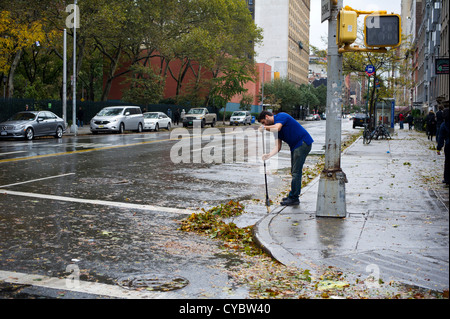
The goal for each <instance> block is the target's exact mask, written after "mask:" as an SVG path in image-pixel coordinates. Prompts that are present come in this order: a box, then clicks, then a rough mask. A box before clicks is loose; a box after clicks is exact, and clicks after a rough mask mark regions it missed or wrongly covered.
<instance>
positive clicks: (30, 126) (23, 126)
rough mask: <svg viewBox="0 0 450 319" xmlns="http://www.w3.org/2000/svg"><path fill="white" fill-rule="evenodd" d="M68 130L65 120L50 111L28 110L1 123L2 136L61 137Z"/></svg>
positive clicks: (0, 134)
mask: <svg viewBox="0 0 450 319" xmlns="http://www.w3.org/2000/svg"><path fill="white" fill-rule="evenodd" d="M65 131H66V125H65V123H64V120H63V119H62V118H60V117H59V116H57V115H56V114H54V113H53V112H50V111H26V112H19V113H16V114H14V115H13V116H12V117H11V118H9V119H8V120H7V121H5V122H2V123H0V137H4V138H8V137H9V138H11V137H12V138H25V139H27V140H32V139H33V138H35V137H37V136H54V137H55V138H61V137H62V136H63V134H64V132H65Z"/></svg>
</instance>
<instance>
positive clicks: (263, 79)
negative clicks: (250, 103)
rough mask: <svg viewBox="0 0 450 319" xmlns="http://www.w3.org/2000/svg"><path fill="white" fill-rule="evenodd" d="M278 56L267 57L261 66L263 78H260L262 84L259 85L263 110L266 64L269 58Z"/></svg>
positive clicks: (277, 57)
mask: <svg viewBox="0 0 450 319" xmlns="http://www.w3.org/2000/svg"><path fill="white" fill-rule="evenodd" d="M279 58H280V57H279V56H272V57H270V58H268V59H267V61H266V62H265V63H264V66H263V78H262V85H261V107H262V110H263V111H264V83H265V76H266V64H267V62H269V60H271V59H279Z"/></svg>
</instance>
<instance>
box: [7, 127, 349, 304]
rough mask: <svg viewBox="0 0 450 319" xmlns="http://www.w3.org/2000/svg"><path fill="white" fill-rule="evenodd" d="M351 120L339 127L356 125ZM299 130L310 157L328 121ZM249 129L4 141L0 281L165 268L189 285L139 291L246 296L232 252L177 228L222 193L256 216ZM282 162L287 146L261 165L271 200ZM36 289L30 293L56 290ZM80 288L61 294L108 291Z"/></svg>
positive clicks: (260, 184)
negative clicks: (309, 142) (309, 139)
mask: <svg viewBox="0 0 450 319" xmlns="http://www.w3.org/2000/svg"><path fill="white" fill-rule="evenodd" d="M347 122H348V121H347V120H344V126H343V127H344V129H343V135H346V134H348V133H349V132H351V131H352V129H351V126H350V125H351V124H349V123H347ZM304 126H305V128H306V129H307V130H308V131H310V133H311V135H312V136H313V138H314V139H315V141H316V143H315V144H314V147H313V150H312V153H313V154H321V153H323V145H324V136H325V121H320V122H307V123H304ZM255 128H257V125H254V126H252V127H251V128H248V127H247V128H242V127H241V128H237V129H234V131H232V129H230V128H227V130H225V128H221V129H217V128H215V129H207V130H203V131H201V130H200V131H194V130H192V129H191V130H189V131H188V130H181V131H175V132H174V130H172V132H167V131H161V132H157V133H154V132H149V133H141V134H122V135H116V134H105V135H102V134H101V135H96V136H94V135H83V136H77V137H75V136H64V137H63V138H62V139H55V138H39V139H36V140H33V141H15V140H6V141H5V140H3V141H0V238H1V240H0V280H1V278H2V274H3V276H6V277H7V276H9V277H11V275H10V273H9V272H12V271H13V272H18V273H20V274H34V275H36V276H48V277H51V278H59V280H65V279H67V278H68V277H70V276H71V275H72V274H73V273H74V272H73V267H75V269H76V270H77V272H76V274H77V275H79V279H80V280H81V281H82V282H95V283H101V284H106V285H107V287H114V286H117V283H118V281H119V280H120V279H121V278H123V277H125V276H130V275H131V276H133V275H135V276H140V275H142V274H145V275H148V276H150V277H151V276H155V277H157V276H160V277H161V274H171V275H172V276H178V277H180V278H185V279H187V280H188V282H189V284H187V286H186V287H185V288H183V289H180V290H174V291H172V292H170V294H168V293H167V292H160V294H158V295H155V296H153V295H147V297H151V298H153V297H158V298H159V297H162V298H166V297H168V296H170V297H173V298H245V296H246V288H245V287H236V286H235V285H234V284H233V283H232V282H231V281H230V279H229V277H228V275H227V273H226V270H227V269H228V268H229V267H230V266H231V265H236V264H239V263H240V261H239V260H238V259H237V258H236V256H234V255H230V254H228V253H225V252H224V251H222V250H221V249H220V248H219V247H218V243H217V242H215V241H213V240H209V239H207V238H204V237H199V236H197V235H194V234H186V233H182V232H180V231H178V230H177V228H178V227H179V220H180V219H182V218H184V217H186V216H187V215H188V214H190V213H191V212H193V211H195V210H196V209H198V208H201V207H206V208H207V207H211V206H214V205H218V204H221V203H225V202H227V201H229V200H234V201H243V202H245V203H247V204H248V206H247V207H248V210H249V211H251V212H253V213H254V214H255V215H256V216H257V217H256V218H258V214H259V216H261V214H263V213H264V211H265V207H264V206H262V204H259V203H260V202H261V203H263V202H264V178H263V175H262V172H263V171H262V162H261V161H260V160H259V154H260V152H261V150H260V148H258V146H255V145H258V140H254V138H259V137H258V136H256V135H255V136H256V137H255V136H253V135H251V132H250V131H245V132H247V133H248V134H250V137H247V139H248V140H251V141H255V143H253V142H247V143H244V142H243V141H244V138H245V134H244V130H253V129H255ZM249 132H250V133H249ZM175 133H177V134H178V135H177V134H175ZM183 134H184V135H183ZM200 134H201V137H200ZM185 142H187V144H186V143H185ZM183 143H184V144H183ZM214 143H215V144H214ZM252 143H253V144H252ZM268 143H269V144H270V143H271V141H270V140H269V142H268ZM186 145H188V146H186ZM215 147H217V148H215ZM220 147H221V148H220ZM242 147H243V148H244V150H243V149H242ZM268 147H270V145H268ZM219 150H220V153H221V155H220V156H218V157H215V159H216V162H213V163H207V162H208V161H209V160H211V158H212V157H214V155H215V154H217V153H215V152H216V151H217V152H219ZM230 150H231V151H230ZM240 152H242V153H240ZM199 154H201V155H199ZM227 154H228V155H227ZM239 154H243V157H239ZM186 155H187V156H188V157H187V160H186ZM183 156H184V157H183ZM227 156H228V158H227ZM199 158H200V159H201V161H200V162H196V161H197V160H198V159H199ZM174 159H175V161H179V160H180V159H185V161H181V162H179V163H178V162H177V163H174ZM308 161H310V162H314V161H317V157H315V156H310V157H309V159H308ZM289 164H290V154H289V150H288V148H287V146H284V147H283V150H282V151H281V152H280V155H279V157H278V160H277V161H276V164H274V165H272V166H271V167H269V168H270V169H269V173H270V174H269V183H270V188H269V193H270V194H271V196H274V194H277V193H278V192H279V191H280V189H282V188H285V187H286V185H287V184H286V180H283V177H282V176H280V175H278V174H272V173H273V172H275V171H276V170H277V169H280V168H285V167H289ZM258 199H259V200H260V202H259V201H258ZM68 267H69V268H68ZM71 267H72V268H71ZM44 280H46V279H45V278H38V279H35V281H34V282H35V283H36V282H39V281H44ZM17 281H18V282H20V280H19V279H17ZM37 286H38V287H34V286H32V287H30V288H27V289H28V290H27V291H28V293H30V294H31V295H42V296H47V297H54V296H55V294H56V296H58V295H57V291H60V290H61V289H60V290H58V289H56V288H54V287H52V286H51V285H50V286H48V287H47V288H45V289H43V288H42V287H40V286H39V285H37ZM102 291H103V290H102ZM79 293H80V295H77V294H75V295H74V292H71V293H67V292H66V293H65V294H64V296H66V297H67V298H72V297H75V298H77V297H80V296H82V297H86V296H87V297H88V298H89V297H92V296H98V295H108V293H107V292H101V293H100V292H99V293H97V294H92V295H90V294H89V291H83V290H80V292H79ZM109 295H110V296H115V295H114V294H109ZM118 296H119V297H122V296H121V295H120V294H119V295H118ZM59 297H61V294H60V295H59Z"/></svg>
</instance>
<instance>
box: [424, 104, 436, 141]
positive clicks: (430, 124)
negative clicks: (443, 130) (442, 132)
mask: <svg viewBox="0 0 450 319" xmlns="http://www.w3.org/2000/svg"><path fill="white" fill-rule="evenodd" d="M425 122H426V124H427V136H428V139H429V140H431V141H432V140H433V135H436V115H435V114H434V112H433V111H432V110H431V111H430V112H429V113H428V115H427V117H426V118H425Z"/></svg>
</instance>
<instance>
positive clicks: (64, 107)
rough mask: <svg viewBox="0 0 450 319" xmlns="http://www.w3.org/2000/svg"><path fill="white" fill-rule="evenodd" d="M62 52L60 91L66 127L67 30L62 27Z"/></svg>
mask: <svg viewBox="0 0 450 319" xmlns="http://www.w3.org/2000/svg"><path fill="white" fill-rule="evenodd" d="M63 42H64V50H63V51H64V52H63V93H62V105H63V119H64V125H66V127H67V30H66V29H64V41H63Z"/></svg>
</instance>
